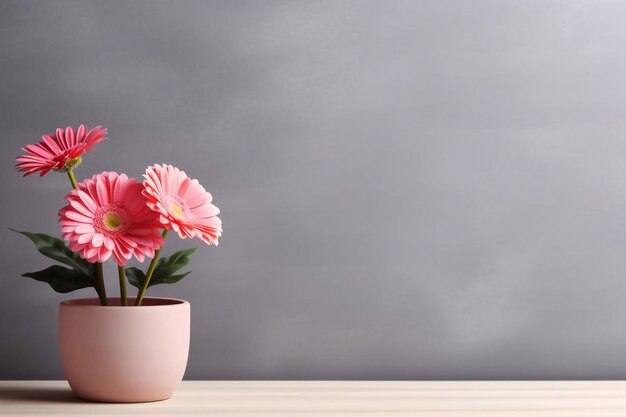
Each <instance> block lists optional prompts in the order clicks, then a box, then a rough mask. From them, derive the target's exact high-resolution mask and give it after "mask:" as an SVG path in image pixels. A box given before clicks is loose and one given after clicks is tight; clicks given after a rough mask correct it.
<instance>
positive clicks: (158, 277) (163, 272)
mask: <svg viewBox="0 0 626 417" xmlns="http://www.w3.org/2000/svg"><path fill="white" fill-rule="evenodd" d="M195 251H196V248H189V249H183V250H179V251H178V252H175V253H173V254H172V255H171V256H170V257H169V258H161V259H159V261H158V262H157V266H156V268H155V269H154V273H153V274H152V279H151V280H150V283H149V284H148V287H152V286H153V285H158V284H174V283H176V282H178V281H180V280H181V279H183V278H185V277H186V276H187V275H189V274H190V273H191V271H187V272H183V273H181V274H176V272H178V271H179V270H181V269H182V268H183V267H185V266H186V265H187V264H188V263H189V257H190V256H191V254H192V253H194V252H195ZM126 277H127V278H128V282H130V284H131V285H132V286H134V287H137V288H141V287H142V285H143V283H144V281H145V279H146V274H144V273H143V271H141V270H139V269H137V268H134V267H131V268H127V269H126Z"/></svg>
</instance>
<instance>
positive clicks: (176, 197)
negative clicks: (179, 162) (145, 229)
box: [143, 164, 222, 246]
mask: <svg viewBox="0 0 626 417" xmlns="http://www.w3.org/2000/svg"><path fill="white" fill-rule="evenodd" d="M144 178H145V180H144V182H143V185H144V195H145V196H146V197H147V198H148V207H150V208H151V209H152V210H154V211H155V212H157V213H158V214H159V220H160V222H161V224H162V225H163V228H165V229H167V230H174V231H175V232H177V233H178V235H179V236H180V237H181V238H182V239H185V238H187V237H197V238H199V239H201V240H202V241H203V242H205V243H207V244H209V245H211V244H213V245H216V246H217V244H218V238H219V237H220V236H222V221H221V220H220V218H219V217H217V215H218V214H219V212H220V210H219V209H218V208H217V207H215V206H214V205H213V204H211V200H212V199H213V197H211V194H210V193H208V192H207V191H206V190H205V189H204V187H203V186H202V185H200V183H199V182H198V180H193V179H191V178H189V177H188V176H187V174H185V172H184V171H181V170H179V169H178V168H176V167H173V166H171V165H165V164H164V165H162V166H161V165H158V164H157V165H153V166H151V167H148V169H146V173H145V175H144Z"/></svg>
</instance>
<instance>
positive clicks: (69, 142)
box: [15, 125, 107, 176]
mask: <svg viewBox="0 0 626 417" xmlns="http://www.w3.org/2000/svg"><path fill="white" fill-rule="evenodd" d="M106 134H107V130H106V129H103V128H102V126H96V127H94V128H93V129H91V130H90V131H87V127H85V125H80V126H79V127H78V129H76V130H74V128H73V127H69V126H68V127H66V128H65V130H63V129H61V128H59V129H57V131H56V134H50V135H43V136H42V137H41V138H42V139H43V140H42V141H41V142H38V143H35V144H33V145H27V146H25V147H23V148H22V150H23V151H24V152H26V155H22V156H19V157H18V158H17V165H16V166H15V167H16V168H17V170H18V171H21V172H24V176H27V175H30V174H34V173H35V172H39V175H40V176H44V175H46V174H47V173H48V172H50V170H55V171H59V172H68V171H70V170H71V169H73V168H75V167H77V166H78V165H80V163H81V161H82V159H81V156H82V155H83V154H84V153H85V152H87V151H89V150H90V149H91V148H92V147H93V146H94V145H95V144H97V143H98V142H101V141H102V140H104V139H105V136H106Z"/></svg>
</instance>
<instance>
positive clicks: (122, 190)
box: [59, 172, 163, 266]
mask: <svg viewBox="0 0 626 417" xmlns="http://www.w3.org/2000/svg"><path fill="white" fill-rule="evenodd" d="M142 191H143V185H142V184H141V183H139V182H137V181H136V180H135V179H134V178H128V177H127V176H126V175H125V174H117V173H115V172H103V173H102V174H99V175H94V176H93V177H92V178H91V179H86V180H85V181H83V182H81V183H79V184H78V185H77V188H76V189H74V190H72V191H70V193H69V194H68V195H67V196H66V197H65V199H66V200H67V201H68V205H67V206H65V207H63V208H62V209H61V210H60V211H59V216H60V219H59V223H60V224H61V232H62V233H63V239H65V240H67V241H68V242H69V248H70V249H71V250H73V251H74V252H77V253H78V254H79V256H80V257H81V258H84V259H86V260H88V261H89V262H92V263H94V262H104V261H106V260H107V259H109V258H110V257H111V256H113V257H114V258H115V261H116V262H117V264H118V265H120V266H122V265H125V264H126V261H128V260H129V259H130V258H131V257H132V256H135V258H137V259H138V260H139V261H140V262H143V260H144V256H149V257H154V251H155V250H157V249H159V248H160V247H161V245H162V244H163V237H162V236H161V233H160V229H161V228H162V227H161V225H160V223H159V219H158V215H156V214H155V213H154V212H153V211H152V210H150V209H149V208H148V206H147V205H146V197H144V196H143V194H142Z"/></svg>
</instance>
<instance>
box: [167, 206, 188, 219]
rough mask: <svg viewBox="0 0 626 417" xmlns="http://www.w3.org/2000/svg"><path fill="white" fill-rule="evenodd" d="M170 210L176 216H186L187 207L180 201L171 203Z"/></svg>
mask: <svg viewBox="0 0 626 417" xmlns="http://www.w3.org/2000/svg"><path fill="white" fill-rule="evenodd" d="M170 211H171V212H172V214H173V215H174V216H176V217H185V209H183V208H182V207H181V206H180V204H178V203H172V204H171V205H170Z"/></svg>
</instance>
